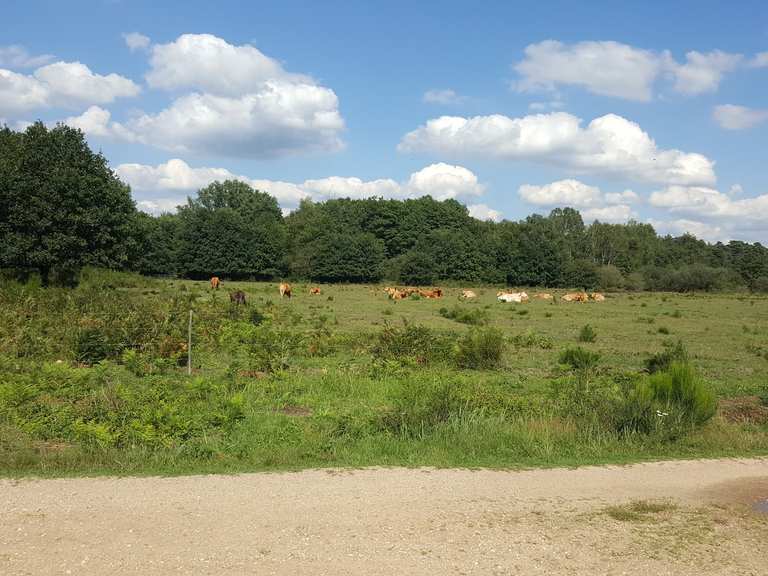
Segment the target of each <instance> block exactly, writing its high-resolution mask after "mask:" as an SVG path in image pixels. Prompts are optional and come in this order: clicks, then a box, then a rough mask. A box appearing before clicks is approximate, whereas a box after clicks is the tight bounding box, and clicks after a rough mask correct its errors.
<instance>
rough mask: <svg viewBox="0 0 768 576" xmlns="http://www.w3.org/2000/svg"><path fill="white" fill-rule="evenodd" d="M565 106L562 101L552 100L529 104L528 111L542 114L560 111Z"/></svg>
mask: <svg viewBox="0 0 768 576" xmlns="http://www.w3.org/2000/svg"><path fill="white" fill-rule="evenodd" d="M564 106H565V102H563V101H562V100H550V101H549V102H531V103H530V104H528V110H532V111H534V112H542V111H545V110H558V109H560V108H563V107H564Z"/></svg>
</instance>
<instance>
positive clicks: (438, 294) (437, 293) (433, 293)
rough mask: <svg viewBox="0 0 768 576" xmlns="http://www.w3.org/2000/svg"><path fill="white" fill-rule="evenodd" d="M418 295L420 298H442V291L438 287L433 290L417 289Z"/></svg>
mask: <svg viewBox="0 0 768 576" xmlns="http://www.w3.org/2000/svg"><path fill="white" fill-rule="evenodd" d="M419 296H421V297H422V298H442V297H443V291H442V290H441V289H440V288H435V289H434V290H419Z"/></svg>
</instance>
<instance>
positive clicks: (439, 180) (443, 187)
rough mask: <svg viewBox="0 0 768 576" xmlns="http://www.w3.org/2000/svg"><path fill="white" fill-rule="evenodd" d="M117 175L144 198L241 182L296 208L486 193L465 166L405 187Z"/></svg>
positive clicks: (136, 170)
mask: <svg viewBox="0 0 768 576" xmlns="http://www.w3.org/2000/svg"><path fill="white" fill-rule="evenodd" d="M115 172H116V173H117V174H118V176H120V178H122V179H123V180H124V181H125V182H127V183H128V184H130V185H131V187H132V188H133V189H134V190H135V191H138V192H141V193H158V192H163V193H169V192H190V193H191V192H193V191H195V190H197V189H199V188H202V187H204V186H207V185H208V184H210V183H211V182H213V181H215V180H242V181H244V182H248V183H249V184H250V185H251V186H253V187H254V188H257V189H259V190H263V191H265V192H268V193H270V194H272V195H273V196H274V197H275V198H277V199H278V201H279V202H280V203H281V204H287V205H296V204H298V202H299V201H300V200H301V199H302V198H313V199H315V200H327V199H329V198H370V197H383V198H415V197H418V196H424V195H427V194H429V195H431V196H432V197H434V198H436V199H440V200H444V199H448V198H457V197H472V196H479V195H481V194H482V193H483V191H484V187H483V185H482V184H480V183H479V182H478V180H477V176H476V175H475V174H474V173H472V172H471V171H470V170H467V169H466V168H464V167H462V166H453V165H450V164H443V163H440V164H432V165H430V166H427V167H425V168H423V169H421V170H419V171H418V172H414V173H413V174H411V175H410V177H409V178H408V180H406V181H405V182H402V183H400V182H397V181H395V180H392V179H390V178H382V179H377V180H367V181H366V180H361V179H360V178H355V177H341V176H330V177H328V178H320V179H313V180H305V181H304V182H301V183H291V182H283V181H274V180H264V179H252V178H249V177H247V176H243V175H238V174H235V173H233V172H230V171H229V170H227V169H224V168H192V167H191V166H189V164H187V163H186V162H184V161H183V160H180V159H178V158H177V159H173V160H169V161H168V162H165V163H163V164H159V165H157V166H148V165H145V164H120V165H119V166H118V167H117V168H116V169H115Z"/></svg>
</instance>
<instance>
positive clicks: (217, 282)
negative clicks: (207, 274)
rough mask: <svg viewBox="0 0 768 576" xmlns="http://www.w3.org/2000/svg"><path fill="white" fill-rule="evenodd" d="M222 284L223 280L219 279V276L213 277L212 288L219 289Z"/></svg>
mask: <svg viewBox="0 0 768 576" xmlns="http://www.w3.org/2000/svg"><path fill="white" fill-rule="evenodd" d="M220 284H221V280H219V277H218V276H213V277H211V289H212V290H218V289H219V285H220Z"/></svg>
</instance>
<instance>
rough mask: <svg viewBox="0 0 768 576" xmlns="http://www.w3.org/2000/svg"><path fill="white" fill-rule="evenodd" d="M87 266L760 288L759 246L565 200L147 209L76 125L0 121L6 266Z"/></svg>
mask: <svg viewBox="0 0 768 576" xmlns="http://www.w3.org/2000/svg"><path fill="white" fill-rule="evenodd" d="M83 265H97V266H103V267H109V268H123V269H131V270H136V271H139V272H142V273H144V274H177V275H180V276H185V277H193V278H202V277H207V276H210V275H218V276H224V277H236V278H277V277H286V278H302V279H311V280H315V281H327V282H372V281H378V280H381V279H387V280H391V281H394V282H401V283H405V284H434V283H437V282H444V281H456V282H462V283H481V282H487V283H497V284H498V283H507V284H510V285H541V286H555V287H556V286H568V287H583V288H593V287H600V288H603V289H622V288H625V289H635V290H636V289H642V288H647V289H651V290H676V291H689V290H718V289H726V288H735V287H748V288H750V289H752V290H760V291H768V249H766V248H765V247H763V246H762V245H760V244H758V243H755V244H748V243H745V242H737V241H733V242H729V243H728V244H722V243H717V244H708V243H706V242H704V241H702V240H698V239H696V238H695V237H693V236H691V235H684V236H680V237H671V236H666V237H660V236H658V235H657V234H656V232H655V231H654V229H653V227H652V226H651V225H650V224H642V223H639V222H634V221H630V222H629V223H627V224H607V223H601V222H595V223H593V224H591V225H589V226H587V225H585V224H584V222H583V220H582V218H581V215H580V214H579V212H578V211H576V210H574V209H572V208H557V209H555V210H552V211H551V212H550V213H549V215H547V216H543V215H538V214H535V215H532V216H529V217H528V218H526V219H525V220H521V221H518V222H513V221H506V220H505V221H503V222H499V223H494V222H481V221H479V220H476V219H474V218H472V217H471V216H470V215H469V213H468V211H467V209H466V207H465V206H463V205H462V204H460V203H459V202H457V201H455V200H444V201H437V200H434V199H433V198H431V197H428V196H427V197H422V198H417V199H408V200H386V199H381V198H369V199H365V200H350V199H336V200H328V201H326V202H322V203H314V202H312V201H310V200H305V201H303V202H302V203H301V205H300V206H299V207H298V209H296V210H295V211H293V212H292V213H291V214H289V215H288V216H285V217H284V216H283V215H282V213H281V211H280V207H279V206H278V203H277V201H276V200H275V199H274V198H273V197H272V196H270V195H269V194H266V193H263V192H260V191H257V190H254V189H253V188H251V187H250V186H249V185H248V184H246V183H243V182H237V181H227V182H215V183H213V184H211V185H209V186H207V187H205V188H203V189H201V190H200V191H199V192H198V193H197V194H196V195H195V196H194V197H192V198H189V199H188V201H187V203H186V204H185V205H184V206H182V207H181V208H180V209H179V211H178V213H176V214H166V215H163V216H159V217H153V216H149V215H146V214H142V213H138V212H136V210H135V207H134V205H133V202H132V201H131V199H130V192H129V189H128V187H127V186H125V185H124V184H122V183H121V182H120V181H119V180H118V179H117V178H116V177H115V175H114V174H113V173H112V172H111V171H110V170H109V167H108V166H107V162H106V160H105V159H104V157H103V156H101V155H100V154H94V153H93V152H91V151H90V149H88V146H87V144H86V143H85V140H84V138H83V135H82V133H81V132H79V131H78V130H74V129H72V128H68V127H65V126H58V127H56V128H53V129H48V128H46V127H45V126H44V125H43V124H41V123H38V124H34V125H32V126H30V127H29V128H28V129H27V130H26V131H25V132H23V133H22V132H14V131H12V130H10V129H8V128H5V129H3V130H0V267H1V268H10V269H15V270H18V271H21V272H22V273H24V272H29V271H38V272H39V273H40V274H41V275H42V276H43V277H44V278H47V277H48V276H49V275H50V273H51V272H52V271H59V270H63V271H71V270H77V269H78V268H79V267H81V266H83Z"/></svg>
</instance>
